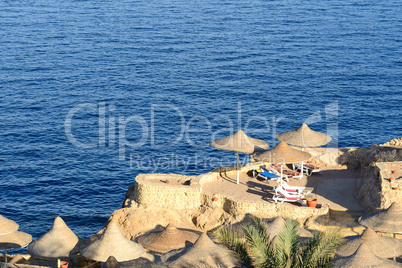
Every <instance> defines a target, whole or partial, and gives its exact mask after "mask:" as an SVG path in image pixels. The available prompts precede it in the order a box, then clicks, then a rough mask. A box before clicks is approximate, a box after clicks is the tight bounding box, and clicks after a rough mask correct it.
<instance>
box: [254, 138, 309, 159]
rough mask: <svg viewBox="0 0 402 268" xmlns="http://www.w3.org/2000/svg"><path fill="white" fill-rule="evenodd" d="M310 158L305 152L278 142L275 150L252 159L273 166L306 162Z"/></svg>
mask: <svg viewBox="0 0 402 268" xmlns="http://www.w3.org/2000/svg"><path fill="white" fill-rule="evenodd" d="M310 158H311V155H310V154H309V153H307V152H303V151H300V150H297V149H293V148H291V147H290V146H289V145H287V144H286V142H283V141H281V142H279V143H278V145H276V147H275V148H273V149H271V150H268V151H265V152H263V153H261V154H258V155H256V156H254V159H255V160H257V161H261V162H270V163H273V164H289V163H296V162H301V161H306V160H308V159H310Z"/></svg>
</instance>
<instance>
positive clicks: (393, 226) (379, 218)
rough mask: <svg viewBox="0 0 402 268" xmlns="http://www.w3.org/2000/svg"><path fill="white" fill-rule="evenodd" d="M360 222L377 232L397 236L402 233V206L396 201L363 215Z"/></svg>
mask: <svg viewBox="0 0 402 268" xmlns="http://www.w3.org/2000/svg"><path fill="white" fill-rule="evenodd" d="M359 223H360V224H361V225H363V226H365V227H370V228H372V229H373V230H374V231H376V232H383V233H391V234H393V236H394V238H395V234H402V208H401V206H400V205H399V204H398V203H397V202H394V203H392V204H391V206H389V208H387V209H385V210H380V211H376V212H371V213H368V214H366V215H363V216H361V217H360V219H359ZM394 260H395V257H394Z"/></svg>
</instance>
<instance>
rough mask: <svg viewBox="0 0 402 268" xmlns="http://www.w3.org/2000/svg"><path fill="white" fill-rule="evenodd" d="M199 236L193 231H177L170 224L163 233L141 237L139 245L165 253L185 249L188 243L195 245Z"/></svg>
mask: <svg viewBox="0 0 402 268" xmlns="http://www.w3.org/2000/svg"><path fill="white" fill-rule="evenodd" d="M198 237H199V235H198V234H196V233H194V232H191V231H183V230H179V229H177V228H176V227H175V226H174V225H173V224H169V225H168V226H167V227H166V228H165V229H164V230H163V231H161V232H155V233H150V234H148V235H146V236H141V237H140V238H139V239H138V243H140V244H141V245H143V246H144V247H145V248H146V249H149V250H152V251H155V252H161V253H165V252H168V251H171V250H174V249H179V248H184V247H185V246H186V243H191V244H193V243H194V242H195V241H196V240H197V239H198Z"/></svg>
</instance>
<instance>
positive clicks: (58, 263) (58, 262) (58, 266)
mask: <svg viewBox="0 0 402 268" xmlns="http://www.w3.org/2000/svg"><path fill="white" fill-rule="evenodd" d="M57 268H60V259H59V258H57Z"/></svg>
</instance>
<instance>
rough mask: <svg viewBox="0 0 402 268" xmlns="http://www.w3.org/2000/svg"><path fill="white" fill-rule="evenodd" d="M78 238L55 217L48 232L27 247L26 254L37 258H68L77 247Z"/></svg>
mask: <svg viewBox="0 0 402 268" xmlns="http://www.w3.org/2000/svg"><path fill="white" fill-rule="evenodd" d="M78 243H79V238H78V237H77V236H76V235H75V234H74V232H73V231H71V229H70V228H69V227H68V226H67V224H66V223H65V222H64V221H63V219H62V218H61V217H59V216H58V217H56V218H55V219H54V222H53V226H52V228H51V229H50V231H49V232H47V233H46V234H44V235H43V236H42V237H41V238H39V239H38V240H35V241H33V242H32V243H31V244H29V246H28V253H29V254H31V255H34V256H38V257H45V258H60V257H68V256H69V255H70V253H71V251H72V250H73V249H74V248H75V247H76V246H77V245H78Z"/></svg>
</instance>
